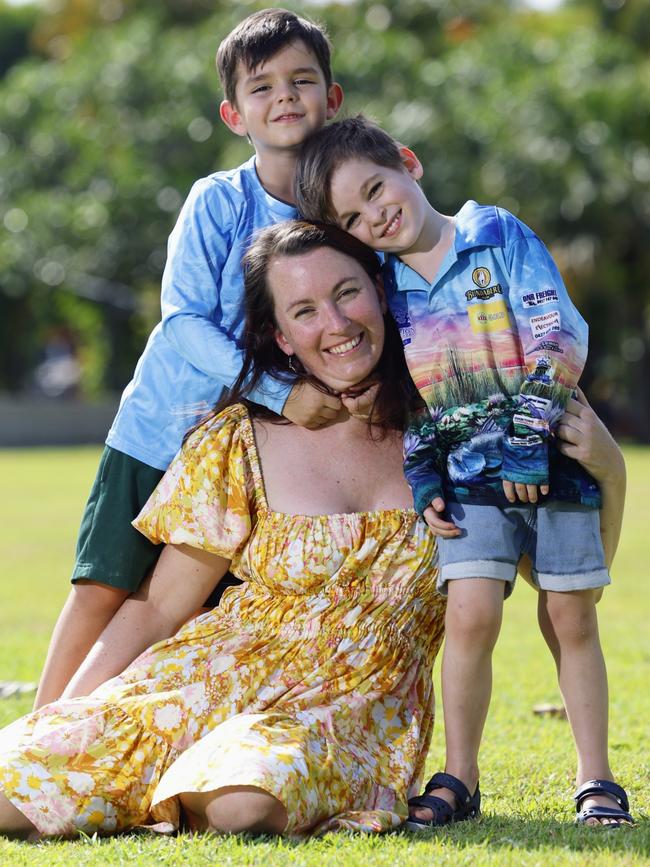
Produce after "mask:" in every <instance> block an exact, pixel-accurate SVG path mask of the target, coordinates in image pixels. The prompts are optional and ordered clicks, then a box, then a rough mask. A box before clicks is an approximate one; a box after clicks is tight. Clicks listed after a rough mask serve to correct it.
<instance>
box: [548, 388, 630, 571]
mask: <svg viewBox="0 0 650 867" xmlns="http://www.w3.org/2000/svg"><path fill="white" fill-rule="evenodd" d="M557 435H558V443H557V445H558V448H559V450H560V451H561V452H562V453H563V454H565V455H567V456H568V457H570V458H573V459H574V460H576V461H579V462H580V463H581V464H582V466H583V467H584V468H585V469H586V470H587V471H588V472H589V473H590V474H591V475H592V476H593V477H594V478H595V479H596V481H597V482H598V484H599V485H600V491H601V496H602V506H601V510H600V533H601V536H602V540H603V548H604V549H605V560H606V562H607V565H608V566H611V564H612V561H613V559H614V554H615V553H616V549H617V547H618V542H619V539H620V535H621V526H622V524H623V510H624V506H625V488H626V471H625V460H624V458H623V454H622V453H621V450H620V449H619V447H618V445H617V444H616V442H615V441H614V438H613V437H612V435H611V434H610V432H609V431H608V430H607V428H606V427H605V425H604V424H603V422H602V421H601V420H600V419H599V417H598V416H597V415H596V413H595V412H594V411H593V409H592V408H591V406H590V405H589V403H588V402H587V399H586V398H585V396H584V394H583V393H582V391H580V390H578V398H577V400H570V401H569V403H568V404H567V408H566V411H565V413H564V415H563V416H562V418H561V419H560V423H559V425H558V429H557Z"/></svg>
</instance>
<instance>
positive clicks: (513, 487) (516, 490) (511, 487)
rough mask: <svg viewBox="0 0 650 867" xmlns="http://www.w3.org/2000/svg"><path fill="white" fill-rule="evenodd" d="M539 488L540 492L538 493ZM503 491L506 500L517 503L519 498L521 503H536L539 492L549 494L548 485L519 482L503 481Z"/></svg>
mask: <svg viewBox="0 0 650 867" xmlns="http://www.w3.org/2000/svg"><path fill="white" fill-rule="evenodd" d="M538 490H539V493H538ZM503 493H504V494H505V495H506V500H507V501H508V502H509V503H516V502H517V500H519V501H520V502H521V503H536V502H537V500H538V499H539V494H548V485H540V486H539V489H538V487H537V485H523V484H520V483H519V482H507V481H505V480H504V482H503Z"/></svg>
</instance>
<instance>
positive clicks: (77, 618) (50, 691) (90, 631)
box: [34, 581, 129, 709]
mask: <svg viewBox="0 0 650 867" xmlns="http://www.w3.org/2000/svg"><path fill="white" fill-rule="evenodd" d="M128 595H129V592H128V591H127V590H122V589H120V588H118V587H110V586H109V585H107V584H96V583H94V582H92V581H78V582H77V583H76V584H74V585H73V586H72V589H71V591H70V594H69V596H68V599H67V601H66V603H65V605H64V606H63V610H62V611H61V614H60V615H59V619H58V620H57V622H56V626H55V627H54V632H53V633H52V638H51V640H50V646H49V649H48V652H47V659H46V660H45V666H44V667H43V672H42V674H41V679H40V683H39V686H38V692H37V693H36V700H35V702H34V709H37V708H39V707H42V706H43V705H44V704H48V703H49V702H51V701H55V700H56V699H58V698H59V697H60V696H61V694H62V692H63V690H64V689H65V688H66V686H67V685H68V682H69V681H70V678H71V677H72V675H73V674H74V673H75V671H76V670H77V669H78V668H79V666H80V665H81V663H82V662H83V661H84V659H85V658H86V655H87V653H88V651H89V650H90V648H91V647H92V646H93V644H94V643H95V641H96V640H97V638H98V637H99V636H100V635H101V633H102V632H103V630H104V628H105V627H106V625H107V624H108V622H109V621H110V620H111V618H112V617H113V615H114V614H115V612H116V611H117V610H118V608H119V607H120V605H121V604H122V602H124V600H125V599H126V597H127V596H128Z"/></svg>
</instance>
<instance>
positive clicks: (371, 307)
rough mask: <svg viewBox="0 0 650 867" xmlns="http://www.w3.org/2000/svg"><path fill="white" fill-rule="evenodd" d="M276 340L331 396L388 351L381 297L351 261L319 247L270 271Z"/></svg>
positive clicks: (360, 378) (282, 260) (359, 379)
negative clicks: (332, 392)
mask: <svg viewBox="0 0 650 867" xmlns="http://www.w3.org/2000/svg"><path fill="white" fill-rule="evenodd" d="M268 285H269V288H270V290H271V294H272V295H273V303H274V308H275V319H276V322H277V325H278V328H277V332H276V340H277V342H278V345H279V347H280V349H282V351H283V352H285V353H286V354H287V355H295V356H296V357H297V358H298V359H299V360H300V362H301V363H302V365H303V367H304V368H305V369H306V370H308V371H309V372H310V373H311V374H312V375H313V376H315V377H317V378H318V379H320V380H321V382H323V383H325V385H327V386H329V388H331V389H332V390H333V391H336V392H342V391H346V390H347V389H348V388H350V387H351V386H354V385H356V384H357V383H359V382H362V381H363V380H364V379H366V377H368V376H369V375H370V374H371V373H372V371H373V370H374V369H375V367H376V366H377V364H378V363H379V359H380V357H381V353H382V350H383V346H384V311H385V309H386V308H385V303H384V300H383V294H381V290H380V289H379V288H378V286H376V285H375V283H374V282H373V280H372V279H371V278H370V277H369V276H368V274H367V273H366V272H365V271H364V269H363V267H362V266H361V265H360V264H359V263H358V262H357V261H356V260H355V259H352V258H351V257H349V256H346V255H344V254H342V253H340V252H337V251H335V250H333V249H332V248H330V247H321V248H317V249H313V250H310V251H309V252H306V253H301V254H300V255H285V256H278V257H276V258H275V259H274V260H273V261H272V262H271V264H270V266H269V271H268Z"/></svg>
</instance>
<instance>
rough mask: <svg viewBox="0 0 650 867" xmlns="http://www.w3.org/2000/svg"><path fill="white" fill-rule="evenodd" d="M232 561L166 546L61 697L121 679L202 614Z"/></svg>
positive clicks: (74, 694)
mask: <svg viewBox="0 0 650 867" xmlns="http://www.w3.org/2000/svg"><path fill="white" fill-rule="evenodd" d="M229 566H230V561H229V560H226V559H225V558H224V557H219V556H218V555H217V554H210V553H209V552H207V551H203V550H200V549H198V548H192V547H190V546H189V545H167V546H166V547H165V548H164V549H163V551H162V554H161V555H160V557H159V559H158V562H157V564H156V566H155V568H154V570H153V573H152V575H151V576H150V577H149V578H148V579H147V580H146V581H145V582H143V584H142V586H141V587H140V588H139V590H138V591H137V592H136V593H133V594H132V595H131V596H129V597H128V598H127V599H125V601H124V602H123V604H122V606H121V607H120V608H119V610H118V611H117V612H116V614H115V616H114V617H113V619H112V620H111V622H110V623H109V624H108V626H107V627H106V629H104V631H103V632H102V634H101V635H100V636H99V638H98V639H97V641H96V642H95V645H94V646H93V647H92V648H91V650H90V652H89V653H88V656H87V657H86V659H85V660H84V662H83V663H82V664H81V665H80V666H79V669H78V671H77V672H76V674H75V675H74V677H73V678H72V680H71V681H70V683H69V684H68V686H67V687H66V689H65V691H64V693H63V696H62V698H74V697H76V696H80V695H88V694H89V693H91V692H92V691H93V689H95V688H96V687H97V686H99V685H100V684H101V683H104V681H106V680H109V679H110V678H111V677H115V675H117V674H120V672H122V671H124V669H125V668H126V667H127V665H129V663H131V662H133V660H134V659H135V658H136V657H137V656H139V655H140V653H142V651H143V650H146V649H147V648H148V647H150V646H151V645H152V644H155V643H156V642H157V641H162V640H163V639H165V638H169V637H170V636H172V635H174V633H175V632H176V631H177V630H178V629H179V628H180V627H181V626H182V625H183V623H185V622H186V620H188V618H189V617H190V616H191V615H192V614H194V613H195V612H196V611H197V610H199V609H200V607H201V605H202V604H203V603H204V602H205V600H206V599H207V598H208V596H209V595H210V593H211V592H212V590H213V589H214V588H215V587H216V585H217V584H218V583H219V581H220V580H221V579H222V578H223V576H224V575H225V574H226V572H227V571H228V567H229Z"/></svg>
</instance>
